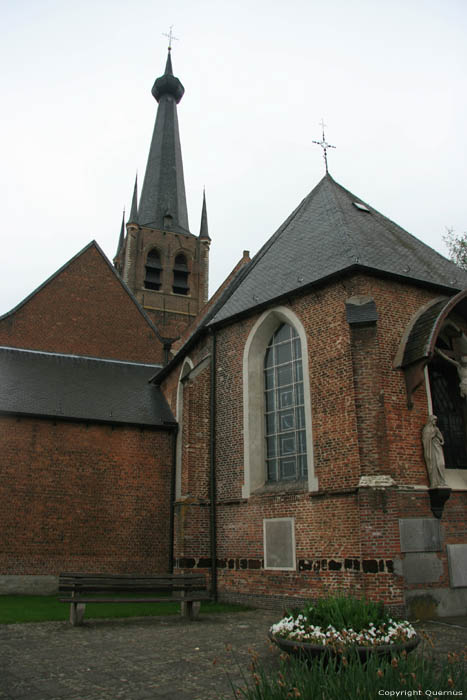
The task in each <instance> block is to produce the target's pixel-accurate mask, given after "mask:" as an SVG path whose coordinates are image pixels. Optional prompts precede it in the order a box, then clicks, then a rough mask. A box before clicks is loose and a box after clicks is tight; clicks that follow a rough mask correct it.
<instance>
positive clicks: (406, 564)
mask: <svg viewBox="0 0 467 700" xmlns="http://www.w3.org/2000/svg"><path fill="white" fill-rule="evenodd" d="M402 570H403V572H404V578H405V580H406V583H436V582H437V581H439V580H440V578H441V576H442V575H443V562H442V561H441V560H440V559H438V557H437V556H436V554H435V553H434V552H433V553H428V552H426V553H425V552H420V553H415V552H414V553H409V554H406V555H405V559H404V560H403V562H402Z"/></svg>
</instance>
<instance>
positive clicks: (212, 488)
mask: <svg viewBox="0 0 467 700" xmlns="http://www.w3.org/2000/svg"><path fill="white" fill-rule="evenodd" d="M209 416H210V418H209V431H210V435H209V470H210V474H209V476H210V478H209V498H210V501H211V512H210V521H211V522H210V535H211V537H210V540H211V595H212V597H213V599H214V600H217V547H216V536H217V533H216V498H217V494H216V333H215V331H214V330H212V331H211V393H210V411H209Z"/></svg>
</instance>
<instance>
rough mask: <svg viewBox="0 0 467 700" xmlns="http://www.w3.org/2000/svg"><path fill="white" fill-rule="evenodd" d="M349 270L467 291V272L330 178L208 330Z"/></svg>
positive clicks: (271, 243) (260, 257)
mask: <svg viewBox="0 0 467 700" xmlns="http://www.w3.org/2000/svg"><path fill="white" fill-rule="evenodd" d="M355 202H356V203H357V204H359V205H360V206H359V207H357V206H356V205H355ZM350 269H356V270H357V269H363V270H365V269H366V270H372V271H376V272H379V273H382V274H384V275H396V276H397V277H398V278H402V279H407V280H412V281H415V282H417V283H419V284H420V283H424V284H428V285H431V286H435V287H438V288H442V289H446V290H452V291H453V292H455V291H458V290H460V289H463V288H464V287H466V286H467V272H465V271H463V270H461V269H460V268H458V267H457V266H456V265H454V263H452V262H450V261H449V260H447V259H446V258H444V257H443V256H442V255H440V254H439V253H437V252H436V251H434V250H433V249H432V248H430V247H429V246H427V245H426V244H425V243H422V242H421V241H419V240H418V239H417V238H415V237H414V236H412V235H411V234H410V233H408V232H407V231H405V230H404V229H403V228H401V227H400V226H398V225H397V224H395V223H394V222H393V221H391V220H390V219H388V218H386V217H385V216H383V215H382V214H380V213H379V212H378V211H376V209H374V208H373V207H371V206H370V205H369V204H367V203H365V202H363V200H361V199H360V198H359V197H357V196H356V195H353V194H352V193H351V192H349V191H348V190H346V189H345V188H344V187H342V186H341V185H339V184H338V183H337V182H336V181H335V180H334V179H333V178H332V177H331V176H330V175H329V174H326V175H325V176H324V177H323V179H322V180H321V181H320V182H319V183H318V185H317V186H316V187H315V188H314V189H313V190H312V192H311V193H310V194H309V195H308V196H307V197H305V199H304V200H303V201H302V202H301V204H300V205H299V206H298V207H297V208H296V209H295V211H294V212H293V213H292V214H291V215H290V216H289V218H288V219H287V220H286V221H285V222H284V223H283V224H282V226H281V227H280V228H279V229H278V230H277V231H276V233H275V234H274V235H273V236H272V237H271V238H270V239H269V240H268V241H267V243H266V244H265V245H264V246H263V247H262V248H261V250H260V251H259V252H258V253H257V255H256V256H255V257H254V258H253V260H252V262H251V265H250V266H249V269H248V270H246V271H245V273H244V275H243V278H242V280H241V282H240V283H239V284H238V285H237V287H236V289H235V290H234V291H233V293H232V294H231V295H230V297H229V298H228V299H227V300H226V301H225V303H224V304H223V306H222V308H221V309H219V310H218V312H217V313H216V315H215V316H214V318H213V319H212V320H211V322H210V324H211V325H213V324H216V323H219V322H221V321H226V320H227V319H229V318H231V317H232V316H236V315H237V314H242V313H245V312H247V311H249V310H251V309H253V308H255V307H257V306H261V305H264V304H267V303H268V302H270V301H273V300H274V299H276V298H278V297H281V296H284V295H286V294H289V293H291V292H295V291H296V290H299V289H301V288H304V287H306V286H308V285H312V284H316V283H318V282H323V281H324V280H326V279H327V278H330V277H333V276H336V275H339V274H342V273H343V272H344V271H348V270H350Z"/></svg>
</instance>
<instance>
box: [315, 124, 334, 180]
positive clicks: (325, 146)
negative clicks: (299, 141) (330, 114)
mask: <svg viewBox="0 0 467 700" xmlns="http://www.w3.org/2000/svg"><path fill="white" fill-rule="evenodd" d="M319 124H320V126H321V130H322V139H321V141H313V143H316V145H317V146H321V148H322V149H323V156H324V163H325V165H326V173H327V172H328V148H335V146H332V145H331V144H330V143H327V141H326V138H325V136H324V127H325V126H326V124H325V123H324V120H323V119H321V121H320V123H319Z"/></svg>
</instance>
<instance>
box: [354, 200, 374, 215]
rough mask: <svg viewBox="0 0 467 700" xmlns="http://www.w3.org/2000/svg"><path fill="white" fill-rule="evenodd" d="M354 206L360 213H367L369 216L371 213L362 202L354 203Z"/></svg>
mask: <svg viewBox="0 0 467 700" xmlns="http://www.w3.org/2000/svg"><path fill="white" fill-rule="evenodd" d="M352 204H353V205H354V207H357V209H360V211H367V212H368V214H369V213H370V210H369V209H368V207H367V206H365V204H362V203H361V202H352Z"/></svg>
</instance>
